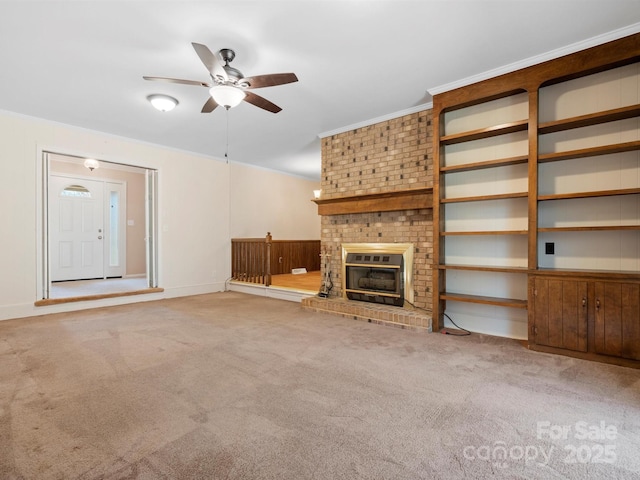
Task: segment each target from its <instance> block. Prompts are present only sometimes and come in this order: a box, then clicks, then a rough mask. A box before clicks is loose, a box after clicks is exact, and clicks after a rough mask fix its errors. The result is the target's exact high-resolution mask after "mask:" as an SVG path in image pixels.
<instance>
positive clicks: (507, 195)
mask: <svg viewBox="0 0 640 480" xmlns="http://www.w3.org/2000/svg"><path fill="white" fill-rule="evenodd" d="M528 196H529V194H528V193H527V192H514V193H499V194H497V195H478V196H476V197H458V198H442V199H441V200H440V203H462V202H483V201H486V200H505V199H510V198H527V197H528Z"/></svg>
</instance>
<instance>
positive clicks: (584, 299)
mask: <svg viewBox="0 0 640 480" xmlns="http://www.w3.org/2000/svg"><path fill="white" fill-rule="evenodd" d="M586 306H587V297H582V308H584V307H586Z"/></svg>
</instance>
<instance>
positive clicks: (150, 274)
mask: <svg viewBox="0 0 640 480" xmlns="http://www.w3.org/2000/svg"><path fill="white" fill-rule="evenodd" d="M36 149H37V154H36V159H35V162H36V165H35V167H36V168H35V170H36V219H35V220H36V222H35V223H36V225H35V227H36V228H35V230H36V299H37V300H46V299H49V295H50V285H51V277H50V272H51V265H50V258H49V215H48V212H49V204H48V202H49V176H50V162H49V154H57V155H64V156H67V157H75V158H78V160H81V159H85V158H96V159H98V160H99V161H100V162H103V163H109V164H113V165H123V166H128V167H133V168H138V169H140V170H142V171H144V172H145V179H146V182H145V184H146V192H145V225H146V237H145V240H146V254H145V257H146V264H147V272H146V277H147V287H148V288H157V287H158V283H159V276H158V261H159V260H158V229H157V224H158V220H157V215H158V208H157V205H158V171H157V170H156V169H154V168H149V167H145V166H141V165H135V164H131V163H126V162H123V161H120V160H109V159H106V158H105V157H104V156H96V155H92V154H91V153H84V152H77V151H75V152H74V151H70V150H69V149H67V148H54V147H46V146H40V145H38V146H37V148H36Z"/></svg>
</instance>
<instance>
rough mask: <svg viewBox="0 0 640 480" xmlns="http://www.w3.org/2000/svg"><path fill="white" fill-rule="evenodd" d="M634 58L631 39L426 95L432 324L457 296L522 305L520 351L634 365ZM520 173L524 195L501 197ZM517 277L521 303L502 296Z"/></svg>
mask: <svg viewBox="0 0 640 480" xmlns="http://www.w3.org/2000/svg"><path fill="white" fill-rule="evenodd" d="M638 59H640V34H634V35H631V36H628V37H625V38H622V39H619V40H615V41H612V42H608V43H605V44H603V45H599V46H596V47H593V48H590V49H587V50H584V51H581V52H577V53H573V54H570V55H567V56H565V57H561V58H558V59H555V60H551V61H547V62H544V63H542V64H540V65H534V66H531V67H527V68H524V69H521V70H518V71H516V72H513V73H511V74H507V75H501V76H500V77H496V78H493V79H488V80H485V81H482V82H478V83H476V84H473V85H470V86H468V87H460V88H458V89H455V90H451V91H448V92H443V93H441V94H438V95H435V96H434V99H433V126H434V143H433V151H434V180H435V181H434V191H433V212H434V213H433V215H434V226H435V232H434V268H433V275H434V280H433V285H434V295H433V297H434V303H433V328H434V330H435V331H437V330H438V329H440V328H442V327H443V326H444V312H445V309H447V308H453V307H452V305H453V306H455V305H456V303H455V302H461V303H467V304H468V303H472V304H477V305H485V306H489V307H490V308H491V307H504V308H506V309H516V310H514V311H513V312H514V317H513V318H520V317H519V316H518V315H516V314H515V312H517V311H518V310H520V311H521V310H522V309H526V310H527V317H528V329H527V335H528V341H529V346H530V348H532V349H536V350H540V351H546V352H552V353H563V354H570V355H575V356H579V357H581V358H589V359H594V360H601V361H606V362H610V363H619V364H624V365H630V366H636V367H639V366H640V258H631V259H629V255H631V256H633V255H634V253H633V252H636V253H635V255H636V256H637V250H638V245H640V233H639V232H640V218H636V217H637V205H638V204H640V185H638V181H637V178H638V165H637V164H638V163H639V162H640V157H637V156H634V155H637V154H631V153H630V152H638V151H640V139H639V138H640V135H639V134H638V133H639V132H640V129H639V128H638V126H637V125H638V124H637V122H635V123H634V121H633V119H638V118H640V103H638V98H637V91H638V86H639V85H640V75H639V74H638V69H637V65H638V62H639V60H638ZM574 81H575V82H574ZM589 89H591V90H589ZM624 89H626V90H625V91H626V92H627V94H624V91H623V92H622V94H621V91H622V90H624ZM583 92H587V93H583ZM580 95H587V96H586V97H585V98H584V102H582V101H581V99H580ZM591 96H597V98H598V102H594V101H592V98H591ZM523 97H524V103H526V105H525V106H526V113H527V118H522V109H521V105H522V103H523ZM629 99H630V101H631V102H633V103H631V104H625V101H628V100H629ZM501 100H505V101H503V102H502V103H500V101H501ZM596 103H597V104H598V105H604V107H603V108H602V109H601V110H600V111H593V110H595V108H594V105H596ZM565 114H568V115H566V116H564V118H563V115H565ZM572 115H573V116H572ZM554 117H556V118H554ZM483 121H487V123H490V124H489V125H486V124H485V125H482V124H481V123H482V122H483ZM465 127H468V128H465ZM587 128H589V130H587ZM580 129H583V130H580ZM460 130H463V131H460ZM519 132H523V133H525V134H526V135H521V134H520V133H519ZM512 134H516V135H512ZM484 139H491V140H487V141H479V140H484ZM465 142H467V144H466V145H460V144H463V143H465ZM523 142H524V143H525V144H526V151H525V152H522V151H519V150H518V146H519V145H521V144H522V143H523ZM452 146H453V147H452ZM473 152H477V156H475V158H474V156H473ZM494 154H495V156H496V157H497V158H491V156H492V155H494ZM605 155H607V156H608V158H606V159H604V158H603V159H602V162H601V163H598V161H599V160H600V159H594V158H593V157H598V156H605ZM449 156H451V159H450V160H449V159H448V158H447V157H449ZM605 160H606V161H605ZM557 162H563V163H561V164H560V163H557ZM554 163H556V164H555V165H554ZM519 166H526V168H520V167H519ZM611 169H619V171H620V173H619V175H618V174H615V172H614V174H609V172H610V171H611ZM480 170H489V172H486V173H483V174H482V175H475V176H474V175H468V174H467V175H465V172H474V171H480ZM617 171H618V170H616V172H617ZM493 172H495V173H493ZM452 174H456V175H455V178H453V177H450V175H452ZM519 175H520V176H519ZM521 175H524V176H525V177H526V178H524V182H525V184H526V186H527V188H526V191H518V192H511V193H509V190H510V189H513V187H514V186H515V187H516V188H515V189H521V187H522V184H523V178H522V177H521ZM589 175H591V177H589ZM567 176H568V177H567ZM567 178H569V179H570V178H576V180H575V182H574V183H575V184H576V185H579V187H578V188H579V189H580V190H582V191H573V192H571V191H568V190H570V189H571V187H574V188H573V189H574V190H575V185H572V184H571V180H567ZM583 178H587V181H586V183H585V181H584V180H583ZM448 179H451V180H450V181H449V180H448ZM492 182H493V183H492ZM454 192H455V195H454V194H453V193H454ZM485 192H490V194H489V195H485V194H483V193H485ZM539 192H542V193H539ZM491 200H495V201H496V202H495V203H494V204H491V203H483V204H482V206H480V205H478V206H475V205H473V204H474V203H475V202H488V201H491ZM522 202H526V204H524V207H526V209H525V210H523V203H522ZM485 205H486V208H485ZM491 209H494V210H491ZM591 212H593V215H592V217H593V220H591V219H590V214H591ZM525 216H526V217H527V218H526V219H525V218H524V217H525ZM483 218H486V219H487V221H486V224H485V223H483V221H482V219H483ZM496 219H499V222H498V223H499V225H498V223H496V225H495V226H493V225H492V222H495V221H496ZM524 221H526V226H527V228H524V229H523V228H520V227H521V226H522V224H523V222H524ZM636 223H637V224H636ZM556 225H557V226H556ZM484 226H486V230H485V229H484V228H483V227H484ZM478 227H479V228H478ZM474 236H475V237H477V241H476V239H474V238H473V237H474ZM491 236H495V238H491ZM523 237H524V239H523ZM523 242H524V243H523ZM554 242H555V243H558V246H556V247H555V253H554V249H553V248H549V252H546V247H547V246H549V247H553V244H554ZM602 242H608V243H604V244H603V243H602ZM525 243H526V244H525ZM549 244H551V245H549ZM483 245H488V247H487V248H488V250H482V248H484V247H483ZM616 245H620V247H616ZM616 249H618V251H616ZM620 249H623V250H624V251H623V252H622V251H620ZM477 252H481V253H477ZM487 252H488V253H487ZM494 252H496V253H498V252H503V253H502V257H499V258H497V257H495V256H494ZM523 252H525V255H526V266H518V267H511V266H494V265H483V264H482V260H484V263H486V262H487V261H489V262H494V261H495V262H496V263H502V264H504V265H522V264H523V261H524V260H525V259H524V258H523ZM604 252H609V253H610V252H614V255H613V256H611V255H604ZM498 254H499V255H500V253H498ZM548 255H556V256H555V257H551V256H548ZM616 255H617V256H620V262H621V263H620V270H616V261H617V260H616V259H615V257H616ZM557 257H560V258H557ZM583 257H584V258H585V261H584V262H582V259H583ZM449 258H450V259H451V262H450V263H448V262H447V259H449ZM576 259H577V260H576ZM612 259H613V260H612ZM474 262H477V263H478V264H474ZM625 262H626V263H625ZM581 263H584V265H581ZM549 265H551V266H552V267H553V268H549ZM567 265H571V266H573V265H575V266H576V267H578V268H567ZM600 266H602V268H598V267H600ZM611 267H613V268H611ZM626 268H630V269H633V270H632V271H627V270H626ZM451 279H453V281H452V282H450V280H451ZM498 279H499V280H498ZM523 279H524V281H525V286H526V296H527V298H526V299H524V298H503V297H510V296H511V295H509V294H510V293H513V292H516V293H515V295H513V296H515V297H518V296H520V292H521V290H520V289H519V288H515V289H514V288H512V287H513V285H515V284H516V283H518V284H520V283H521V282H522V281H523ZM473 282H475V283H473ZM450 283H451V284H450ZM492 283H495V284H496V285H498V287H497V289H496V290H495V291H491V290H490V285H491V284H492ZM479 292H480V293H481V295H477V293H479ZM505 292H506V293H507V295H501V293H505ZM487 293H489V294H487ZM492 293H495V295H492ZM605 300H606V301H605ZM450 302H452V303H451V304H450ZM456 308H457V307H456ZM457 311H458V312H469V310H468V307H467V309H466V310H465V309H464V308H460V309H459V310H457ZM490 311H491V312H493V311H496V310H490ZM520 316H521V314H520ZM487 317H489V315H487Z"/></svg>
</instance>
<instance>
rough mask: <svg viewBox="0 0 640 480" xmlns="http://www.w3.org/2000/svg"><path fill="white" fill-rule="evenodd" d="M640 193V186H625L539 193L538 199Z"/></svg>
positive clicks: (564, 198) (565, 198)
mask: <svg viewBox="0 0 640 480" xmlns="http://www.w3.org/2000/svg"><path fill="white" fill-rule="evenodd" d="M638 193H640V188H624V189H620V190H600V191H594V192H576V193H554V194H551V195H538V201H540V202H542V201H547V200H567V199H573V198H592V197H613V196H617V195H635V194H638Z"/></svg>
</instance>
